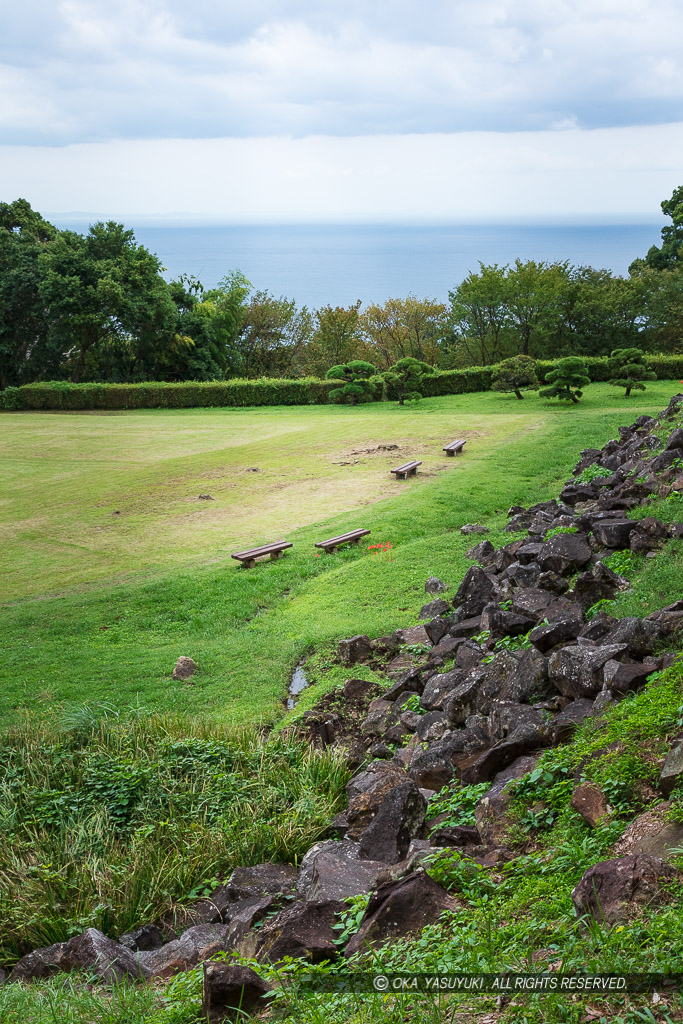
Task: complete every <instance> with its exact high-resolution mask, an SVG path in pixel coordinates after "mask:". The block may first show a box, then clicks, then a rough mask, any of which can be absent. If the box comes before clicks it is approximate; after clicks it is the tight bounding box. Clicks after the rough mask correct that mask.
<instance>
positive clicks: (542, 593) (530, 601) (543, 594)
mask: <svg viewBox="0 0 683 1024" xmlns="http://www.w3.org/2000/svg"><path fill="white" fill-rule="evenodd" d="M552 600H553V594H551V593H548V591H547V590H542V589H541V588H540V587H520V588H519V589H517V590H515V591H514V593H513V595H512V611H513V612H516V613H517V614H518V615H527V616H530V617H531V618H534V619H536V620H537V619H539V618H542V613H543V610H544V608H547V607H548V605H549V604H550V603H551V602H552Z"/></svg>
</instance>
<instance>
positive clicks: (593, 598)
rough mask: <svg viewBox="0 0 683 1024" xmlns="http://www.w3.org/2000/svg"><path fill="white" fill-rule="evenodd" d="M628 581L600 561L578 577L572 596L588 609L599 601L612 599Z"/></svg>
mask: <svg viewBox="0 0 683 1024" xmlns="http://www.w3.org/2000/svg"><path fill="white" fill-rule="evenodd" d="M626 583H627V581H626V580H624V579H623V577H621V576H619V575H617V573H616V572H613V570H612V569H610V568H609V566H607V565H605V564H604V562H598V563H597V565H594V566H592V567H591V568H590V569H587V570H586V572H582V573H581V575H580V576H579V577H578V578H577V580H576V583H575V584H574V588H573V590H572V596H573V598H574V600H575V601H578V602H579V604H580V605H581V607H582V608H586V609H588V608H590V607H591V606H592V605H594V604H597V602H598V601H608V600H611V599H612V598H613V597H614V596H615V594H617V593H618V591H619V590H620V589H621V588H622V587H624V586H625V585H626Z"/></svg>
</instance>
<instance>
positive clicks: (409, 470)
mask: <svg viewBox="0 0 683 1024" xmlns="http://www.w3.org/2000/svg"><path fill="white" fill-rule="evenodd" d="M421 465H422V463H421V462H405V463H404V464H403V465H402V466H399V467H398V469H392V470H391V472H392V473H393V474H394V475H395V476H396V479H397V480H398V478H399V477H401V479H402V480H407V479H408V477H409V476H415V474H416V473H417V467H418V466H421Z"/></svg>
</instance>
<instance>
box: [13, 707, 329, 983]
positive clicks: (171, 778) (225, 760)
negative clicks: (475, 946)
mask: <svg viewBox="0 0 683 1024" xmlns="http://www.w3.org/2000/svg"><path fill="white" fill-rule="evenodd" d="M346 781H347V771H346V769H345V767H344V764H343V760H342V759H341V758H340V757H339V756H338V755H337V754H335V753H333V752H320V751H315V750H311V749H310V747H308V746H307V745H306V744H304V743H302V742H301V741H299V740H298V739H296V738H294V737H292V736H291V735H289V736H288V735H285V734H282V733H280V734H279V735H277V736H274V735H267V734H265V733H264V732H261V731H259V730H258V729H256V728H244V729H240V730H234V729H230V728H229V727H227V726H225V725H221V724H214V723H206V722H201V721H188V720H185V719H182V718H180V717H170V716H163V715H151V714H146V713H145V712H144V711H142V710H141V709H137V710H136V714H135V716H134V717H133V718H130V717H123V716H120V714H119V713H118V712H115V713H112V709H110V708H108V707H107V705H100V706H99V707H96V706H88V707H81V708H77V709H74V708H72V709H69V711H68V713H66V714H64V716H63V720H62V721H59V722H57V723H53V724H44V723H41V724H37V723H34V722H29V721H26V722H25V723H23V724H21V725H20V726H18V727H16V728H13V729H12V730H10V731H7V732H6V733H5V734H4V735H2V736H0V835H2V837H3V842H2V844H0V963H4V962H11V961H12V960H14V959H16V958H17V957H18V956H21V955H23V954H24V953H25V952H27V951H28V950H30V949H34V948H36V947H39V946H45V945H48V944H50V943H53V942H58V941H63V940H65V939H68V938H69V937H70V936H72V935H74V934H76V933H78V932H80V931H82V930H83V929H84V928H88V927H96V928H99V929H101V930H102V931H104V932H105V933H107V934H110V935H113V936H117V935H119V934H120V933H121V932H123V931H125V930H126V929H128V928H131V927H133V926H135V925H136V924H139V923H141V922H143V921H146V920H150V919H154V918H155V917H157V916H158V915H160V914H161V913H163V912H164V911H167V910H170V909H171V908H172V907H173V906H174V905H175V904H177V903H178V902H183V901H185V900H191V899H194V898H196V897H197V896H199V895H201V894H202V893H204V892H208V891H210V890H211V888H213V887H215V886H216V885H218V884H220V882H221V881H222V880H223V879H224V878H225V877H226V876H227V875H228V874H229V872H230V871H231V870H232V868H233V867H235V866H238V865H245V864H256V863H259V862H261V861H286V862H294V863H295V862H296V861H297V860H298V859H299V858H300V857H301V856H302V855H303V854H304V853H305V851H306V850H307V849H308V848H309V847H310V846H311V844H312V843H313V842H315V841H316V839H318V838H319V836H320V834H321V833H322V831H323V829H324V828H325V826H326V825H327V824H328V823H329V821H330V819H331V818H332V817H333V816H334V814H335V813H336V812H337V810H338V807H339V805H340V803H341V799H342V796H343V792H344V785H345V783H346Z"/></svg>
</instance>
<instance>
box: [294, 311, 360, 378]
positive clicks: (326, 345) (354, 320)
mask: <svg viewBox="0 0 683 1024" xmlns="http://www.w3.org/2000/svg"><path fill="white" fill-rule="evenodd" d="M360 305H361V300H360V299H358V301H357V302H355V303H354V304H353V305H352V306H346V307H345V306H323V307H322V308H321V309H318V310H316V312H315V314H314V325H313V334H312V336H311V340H310V342H309V343H308V344H307V345H306V348H305V351H304V353H303V360H302V366H303V369H304V372H305V373H310V374H311V375H312V376H314V377H323V376H324V375H325V371H326V369H327V367H328V366H330V365H332V364H334V365H335V366H339V365H343V364H344V363H346V362H348V361H349V360H350V359H360V358H361V357H362V356H363V355H364V354H365V343H364V341H363V336H362V332H361V329H360Z"/></svg>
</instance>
